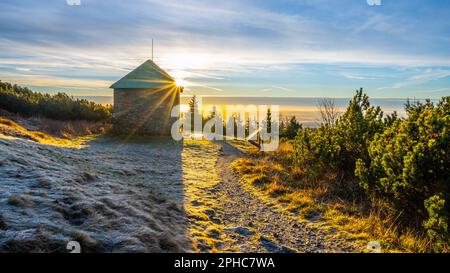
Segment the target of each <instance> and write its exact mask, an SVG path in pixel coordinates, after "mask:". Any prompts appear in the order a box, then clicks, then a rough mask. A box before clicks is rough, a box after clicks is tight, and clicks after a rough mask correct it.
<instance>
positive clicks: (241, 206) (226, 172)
mask: <svg viewBox="0 0 450 273" xmlns="http://www.w3.org/2000/svg"><path fill="white" fill-rule="evenodd" d="M240 156H242V155H241V154H240V152H239V151H237V150H236V149H235V148H234V147H232V146H231V145H229V144H227V143H222V149H221V155H220V157H219V159H218V161H217V171H218V173H219V176H220V177H221V180H222V181H221V183H219V184H218V185H217V186H216V187H215V188H213V191H214V192H216V193H219V195H220V198H219V200H220V201H219V207H220V210H221V213H220V214H221V219H222V224H223V225H224V226H225V229H224V232H225V234H224V235H225V237H226V239H225V240H224V242H223V243H222V244H221V247H220V250H223V251H241V252H272V253H273V252H349V251H356V250H354V249H351V248H350V247H349V246H347V245H346V244H345V242H336V241H330V240H329V239H327V238H326V234H325V233H324V232H322V231H320V230H319V229H316V228H312V227H309V226H307V224H306V223H301V222H298V220H296V219H295V218H294V217H292V216H290V215H287V214H282V213H280V212H278V211H277V210H276V208H274V207H270V206H268V205H266V204H264V203H262V202H261V201H260V200H258V199H257V197H255V196H254V195H253V194H252V193H250V192H249V191H247V190H246V189H244V187H243V186H242V185H241V183H240V181H239V178H238V177H237V176H236V175H235V174H234V172H233V171H232V169H231V166H230V164H231V163H232V162H233V161H234V160H236V159H237V158H239V157H240Z"/></svg>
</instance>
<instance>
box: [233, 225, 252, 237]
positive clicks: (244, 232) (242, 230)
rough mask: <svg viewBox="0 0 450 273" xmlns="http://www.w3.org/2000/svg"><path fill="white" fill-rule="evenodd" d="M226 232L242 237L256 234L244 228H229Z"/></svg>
mask: <svg viewBox="0 0 450 273" xmlns="http://www.w3.org/2000/svg"><path fill="white" fill-rule="evenodd" d="M226 230H229V231H232V232H235V233H237V234H240V235H243V236H251V235H253V234H255V233H256V232H254V231H253V230H250V229H248V228H245V227H236V228H229V229H226Z"/></svg>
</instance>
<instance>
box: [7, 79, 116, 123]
mask: <svg viewBox="0 0 450 273" xmlns="http://www.w3.org/2000/svg"><path fill="white" fill-rule="evenodd" d="M0 108H2V109H4V110H7V111H9V112H13V113H17V114H21V115H23V116H42V117H46V118H50V119H56V120H87V121H104V120H108V119H110V118H111V115H112V114H111V107H110V106H103V105H101V104H96V103H94V102H90V101H87V100H85V99H74V98H72V97H70V96H68V95H67V94H65V93H58V94H56V95H53V96H51V95H49V94H41V93H37V92H33V91H31V90H30V89H28V88H26V87H25V88H24V87H20V86H18V85H11V84H9V83H4V82H1V81H0Z"/></svg>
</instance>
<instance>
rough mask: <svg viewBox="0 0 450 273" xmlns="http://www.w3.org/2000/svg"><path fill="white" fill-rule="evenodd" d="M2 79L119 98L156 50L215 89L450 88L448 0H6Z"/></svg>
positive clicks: (201, 88)
mask: <svg viewBox="0 0 450 273" xmlns="http://www.w3.org/2000/svg"><path fill="white" fill-rule="evenodd" d="M0 10H1V13H2V16H0V80H3V81H10V82H14V83H18V84H21V85H25V86H30V87H32V88H33V89H34V90H38V91H45V92H56V91H65V92H68V93H70V94H73V95H111V91H110V90H109V89H108V87H109V85H111V84H112V83H113V82H114V81H116V80H118V79H120V78H121V77H122V76H124V75H125V74H126V73H127V72H128V71H130V70H131V69H133V68H134V67H136V66H138V65H139V64H140V63H142V62H144V61H145V60H146V59H149V58H150V57H151V39H152V38H153V39H155V61H156V62H157V63H158V64H159V65H160V66H161V67H163V68H164V69H166V70H167V71H168V72H169V73H170V74H172V75H173V76H174V77H175V78H177V79H178V81H179V82H180V84H183V85H185V86H186V94H194V93H195V94H198V95H214V96H230V95H231V96H233V95H240V96H288V97H292V96H294V97H313V96H327V97H349V96H351V95H352V94H353V93H354V90H355V89H357V88H359V87H364V88H365V89H366V91H367V93H368V94H369V95H370V96H372V97H378V98H385V97H391V98H407V97H409V98H413V97H416V98H439V97H441V96H448V95H450V50H449V49H450V20H449V19H448V15H449V14H450V1H442V0H432V1H425V0H382V5H381V6H369V5H368V4H367V2H366V0H328V1H325V0H278V1H266V0H247V1H246V0H228V1H207V0H200V1H192V0H173V1H156V0H133V1H120V0H81V5H80V6H69V5H67V3H66V0H46V1H25V0H2V1H1V2H0Z"/></svg>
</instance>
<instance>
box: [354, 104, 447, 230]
mask: <svg viewBox="0 0 450 273" xmlns="http://www.w3.org/2000/svg"><path fill="white" fill-rule="evenodd" d="M406 110H407V114H408V117H407V118H406V119H404V120H396V121H395V122H393V123H392V125H391V126H389V127H387V128H386V130H385V131H384V132H383V133H380V134H377V136H376V137H375V138H374V140H373V141H372V142H371V143H370V146H369V149H368V152H369V160H368V161H367V160H366V159H363V158H361V159H359V160H358V163H357V166H356V170H355V174H356V175H357V176H358V177H359V178H360V180H361V186H362V187H363V188H364V189H366V191H367V192H368V193H369V194H371V195H373V196H376V197H378V198H382V199H384V200H386V201H387V202H388V203H389V204H390V205H391V206H392V207H393V208H395V209H396V210H397V211H398V212H401V215H402V217H401V220H402V222H403V223H404V224H406V225H409V226H413V227H420V226H421V225H422V223H424V227H425V228H426V229H427V230H428V231H430V232H431V233H430V232H429V234H434V233H439V234H440V236H444V235H445V236H446V235H448V234H443V233H447V231H446V225H447V223H446V225H445V228H443V227H444V225H443V224H437V223H442V222H443V221H444V220H445V221H447V220H446V219H448V218H447V217H448V214H449V208H448V206H447V207H445V204H448V203H449V186H450V156H449V151H450V135H449V125H450V97H445V98H443V99H442V100H441V101H440V102H439V103H438V104H437V105H434V104H433V103H431V102H430V101H427V102H425V103H416V104H410V103H408V104H407V105H406ZM438 198H439V200H441V201H442V202H441V201H439V202H438V200H437V199H438ZM436 225H438V226H436ZM431 237H434V238H436V237H437V236H436V235H433V236H431Z"/></svg>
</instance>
